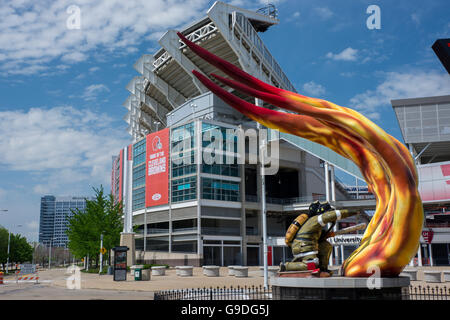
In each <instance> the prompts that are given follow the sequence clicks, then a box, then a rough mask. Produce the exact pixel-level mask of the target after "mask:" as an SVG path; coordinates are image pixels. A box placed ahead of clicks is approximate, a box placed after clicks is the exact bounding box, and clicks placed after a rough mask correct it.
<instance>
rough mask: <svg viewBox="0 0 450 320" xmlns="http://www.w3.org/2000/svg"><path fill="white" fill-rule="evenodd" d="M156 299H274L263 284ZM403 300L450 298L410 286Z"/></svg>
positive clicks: (449, 291)
mask: <svg viewBox="0 0 450 320" xmlns="http://www.w3.org/2000/svg"><path fill="white" fill-rule="evenodd" d="M154 299H155V300H272V299H273V296H272V288H271V287H270V286H269V287H268V288H264V287H263V286H259V287H258V286H248V287H247V286H244V287H240V286H237V287H232V286H231V287H229V288H227V287H223V288H221V287H216V288H212V287H211V288H195V289H177V290H164V291H157V292H155V297H154ZM402 299H403V300H450V288H447V287H446V286H435V287H430V286H424V287H422V286H410V287H408V288H403V290H402Z"/></svg>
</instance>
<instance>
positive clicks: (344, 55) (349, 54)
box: [327, 47, 358, 61]
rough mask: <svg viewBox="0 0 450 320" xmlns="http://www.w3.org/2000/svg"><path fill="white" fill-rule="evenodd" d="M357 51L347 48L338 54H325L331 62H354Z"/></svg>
mask: <svg viewBox="0 0 450 320" xmlns="http://www.w3.org/2000/svg"><path fill="white" fill-rule="evenodd" d="M357 54H358V50H357V49H353V48H351V47H348V48H346V49H344V50H342V51H341V52H340V53H332V52H328V53H327V58H329V59H333V60H343V61H355V60H356V58H357Z"/></svg>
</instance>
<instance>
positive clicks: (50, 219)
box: [39, 195, 86, 247]
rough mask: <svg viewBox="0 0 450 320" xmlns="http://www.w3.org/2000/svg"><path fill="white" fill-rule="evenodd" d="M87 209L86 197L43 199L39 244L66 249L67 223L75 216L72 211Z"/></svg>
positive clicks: (48, 196) (50, 197) (45, 197)
mask: <svg viewBox="0 0 450 320" xmlns="http://www.w3.org/2000/svg"><path fill="white" fill-rule="evenodd" d="M85 208H86V198H85V197H70V196H67V197H55V196H52V195H47V196H44V197H42V198H41V214H40V221H39V242H40V243H42V244H44V245H51V246H53V247H66V246H67V243H68V238H67V234H66V231H67V221H68V219H69V218H70V217H72V216H73V212H72V210H76V209H79V210H81V211H83V210H84V209H85Z"/></svg>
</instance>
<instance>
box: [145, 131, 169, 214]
mask: <svg viewBox="0 0 450 320" xmlns="http://www.w3.org/2000/svg"><path fill="white" fill-rule="evenodd" d="M146 150H147V152H146V164H145V171H146V173H145V206H146V207H152V206H157V205H161V204H167V203H168V202H169V129H168V128H166V129H163V130H161V131H158V132H155V133H151V134H149V135H147V141H146Z"/></svg>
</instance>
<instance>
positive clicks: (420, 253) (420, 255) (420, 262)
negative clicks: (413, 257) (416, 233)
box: [417, 243, 422, 267]
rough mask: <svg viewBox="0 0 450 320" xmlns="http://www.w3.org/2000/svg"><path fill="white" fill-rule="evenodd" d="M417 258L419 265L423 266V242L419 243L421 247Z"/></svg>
mask: <svg viewBox="0 0 450 320" xmlns="http://www.w3.org/2000/svg"><path fill="white" fill-rule="evenodd" d="M417 259H418V260H419V261H418V262H419V267H422V244H421V243H419V249H418V250H417Z"/></svg>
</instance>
